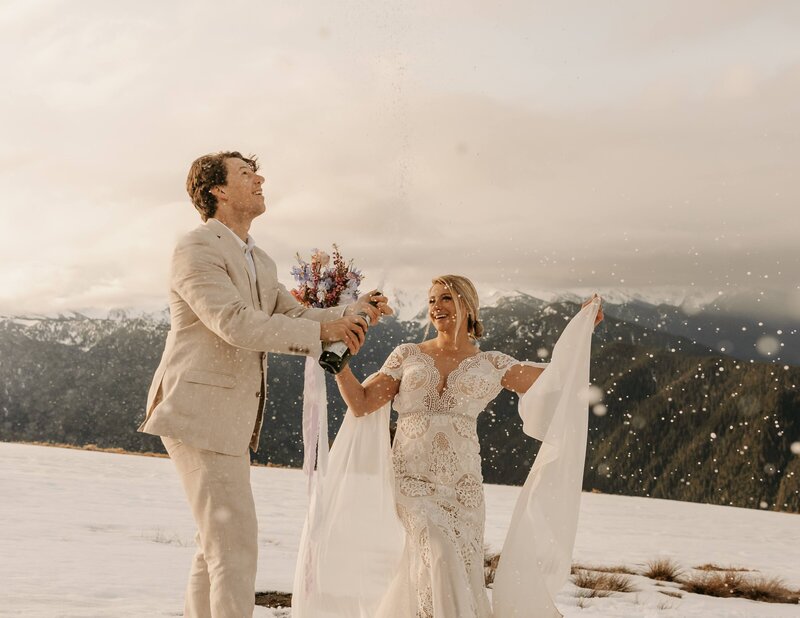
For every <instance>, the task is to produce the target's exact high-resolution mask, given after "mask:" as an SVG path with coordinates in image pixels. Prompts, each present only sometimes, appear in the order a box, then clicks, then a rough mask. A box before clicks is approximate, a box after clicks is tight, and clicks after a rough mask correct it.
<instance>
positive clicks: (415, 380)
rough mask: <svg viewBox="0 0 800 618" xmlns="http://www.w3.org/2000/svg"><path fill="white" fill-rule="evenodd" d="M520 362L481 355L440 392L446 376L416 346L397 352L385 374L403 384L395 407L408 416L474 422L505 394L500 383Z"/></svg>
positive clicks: (458, 370) (408, 345)
mask: <svg viewBox="0 0 800 618" xmlns="http://www.w3.org/2000/svg"><path fill="white" fill-rule="evenodd" d="M518 362H519V361H517V360H516V359H514V358H512V357H511V356H508V355H507V354H503V353H502V352H494V351H492V352H478V353H477V354H476V355H474V356H470V357H467V358H465V359H464V360H463V361H461V363H460V364H459V365H458V367H456V369H454V370H453V371H452V372H451V373H450V375H448V376H447V380H446V381H445V384H444V389H443V390H442V392H441V393H440V392H439V390H438V389H439V385H440V384H441V381H442V376H441V375H440V374H439V369H438V368H437V367H436V363H435V362H434V360H433V358H432V357H431V356H430V355H429V354H426V353H425V352H423V351H422V349H421V348H420V347H419V345H417V344H415V343H404V344H402V345H399V346H398V347H396V348H395V349H394V351H393V352H392V353H391V354H390V355H389V358H387V359H386V362H385V363H384V364H383V367H382V368H381V370H380V371H381V373H385V374H386V375H388V376H390V377H392V378H394V379H395V380H400V381H401V382H400V391H399V392H398V394H397V396H396V397H395V399H394V402H393V404H392V407H393V408H394V409H395V410H396V411H397V413H398V414H399V415H400V416H401V417H402V416H404V415H407V414H415V413H424V414H461V415H463V416H467V417H471V418H472V419H473V420H474V419H476V418H477V417H478V415H479V414H480V413H481V412H482V411H483V410H484V408H486V406H487V404H488V403H489V402H490V401H491V400H492V399H494V398H495V397H497V394H498V393H499V392H500V391H501V390H502V388H503V387H502V385H501V383H500V381H501V380H502V378H503V375H504V374H505V372H506V371H507V370H508V368H509V367H511V366H512V365H516V364H517V363H518Z"/></svg>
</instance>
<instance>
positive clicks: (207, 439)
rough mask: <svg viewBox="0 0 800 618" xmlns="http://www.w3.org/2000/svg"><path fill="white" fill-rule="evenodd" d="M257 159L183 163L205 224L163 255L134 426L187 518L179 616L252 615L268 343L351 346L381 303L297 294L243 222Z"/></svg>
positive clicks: (286, 349)
mask: <svg viewBox="0 0 800 618" xmlns="http://www.w3.org/2000/svg"><path fill="white" fill-rule="evenodd" d="M257 169H258V165H257V163H256V161H255V158H246V157H243V156H242V155H241V154H239V153H238V152H222V153H217V154H213V155H206V156H203V157H200V158H199V159H197V160H196V161H195V162H194V163H192V166H191V169H190V171H189V176H188V178H187V182H186V188H187V191H188V193H189V195H190V197H191V199H192V202H193V203H194V205H195V207H196V208H197V210H198V211H199V212H200V215H201V218H202V219H203V221H204V224H203V225H201V226H199V227H198V228H196V229H195V230H193V231H191V232H189V233H188V234H186V235H185V236H184V237H183V238H181V239H180V240H179V241H178V244H177V246H176V248H175V252H174V254H173V258H172V272H171V282H170V298H169V307H170V320H171V325H170V331H169V334H168V335H167V341H166V344H165V347H164V354H163V356H162V358H161V363H160V364H159V366H158V369H157V370H156V373H155V376H154V378H153V383H152V385H151V386H150V392H149V394H148V398H147V417H146V419H145V421H144V423H142V425H141V427H139V430H140V431H143V432H145V433H150V434H155V435H158V436H161V437H162V440H163V442H164V446H165V447H166V449H167V452H168V453H169V455H170V458H171V459H172V460H173V462H174V464H175V466H176V468H177V470H178V473H179V474H180V477H181V482H182V484H183V487H184V490H185V492H186V495H187V498H188V500H189V505H190V507H191V510H192V515H193V516H194V519H195V521H196V523H197V527H198V533H197V546H198V549H197V553H196V554H195V557H194V561H193V564H192V569H191V573H190V576H189V584H188V587H187V590H186V605H185V613H184V615H185V616H186V617H187V618H244V617H247V618H250V617H251V616H252V614H253V608H254V596H255V595H254V590H255V575H256V562H257V557H258V550H257V534H258V530H257V523H256V512H255V505H254V502H253V494H252V491H251V488H250V454H249V450H248V449H249V448H250V449H253V450H254V451H255V450H256V448H257V447H258V438H259V434H260V432H261V423H262V420H263V411H264V404H265V400H266V377H267V363H266V355H267V352H277V353H283V354H299V355H312V356H319V353H320V350H321V343H322V342H328V341H345V342H346V343H347V345H348V346H349V348H350V349H351V351H353V352H354V353H355V352H357V351H358V349H359V348H360V346H361V344H362V343H363V341H364V326H365V324H364V320H363V319H362V318H360V317H357V316H356V315H355V314H356V313H357V312H362V311H363V312H364V313H366V314H367V315H368V316H369V318H370V320H371V321H372V322H375V321H377V320H378V318H379V317H380V315H381V314H385V315H388V314H390V313H391V309H390V308H389V307H388V306H387V304H386V298H385V297H383V296H372V297H370V296H366V297H362V298H361V299H359V300H358V301H357V302H356V303H355V304H353V305H349V306H347V307H334V308H332V309H313V308H306V307H303V306H301V305H299V304H298V303H297V301H296V300H295V299H294V297H293V296H292V295H291V294H290V293H289V292H288V291H287V290H286V288H285V287H284V286H283V285H281V284H280V283H279V282H278V277H277V270H276V267H275V262H273V261H272V259H271V258H270V257H269V256H268V255H267V254H266V253H264V251H262V250H261V249H259V248H258V247H256V246H255V244H254V242H253V239H252V237H251V236H250V235H249V233H248V232H249V229H250V224H251V223H252V221H253V219H255V218H256V217H257V216H259V215H260V214H262V213H263V212H264V211H265V210H266V207H265V202H264V195H263V192H262V184H263V182H264V178H263V177H262V176H260V175H259V174H257ZM370 300H372V301H377V304H378V306H377V308H376V307H374V306H372V305H370V304H369V301H370Z"/></svg>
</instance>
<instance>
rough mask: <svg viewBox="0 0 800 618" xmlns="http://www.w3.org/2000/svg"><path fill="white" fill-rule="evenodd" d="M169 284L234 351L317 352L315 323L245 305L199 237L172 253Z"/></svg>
mask: <svg viewBox="0 0 800 618" xmlns="http://www.w3.org/2000/svg"><path fill="white" fill-rule="evenodd" d="M172 285H173V287H174V289H175V291H176V292H177V293H178V294H179V295H180V296H181V298H183V299H184V300H185V301H186V303H187V304H188V305H189V307H190V308H191V309H192V311H193V312H194V313H195V314H196V315H197V317H198V318H199V319H200V321H201V322H202V323H203V324H204V325H205V326H206V327H207V328H208V329H209V330H211V331H212V332H214V333H215V334H216V335H218V336H219V337H220V338H222V339H223V340H225V341H226V342H228V343H229V344H231V345H233V346H236V347H238V348H244V349H247V350H255V351H259V352H279V353H283V354H304V352H302V351H301V350H303V349H305V350H308V352H307V353H308V354H311V355H319V353H320V350H321V344H320V325H319V323H318V322H317V321H314V320H312V319H304V318H303V317H299V316H292V315H285V314H283V313H279V312H276V313H275V314H273V315H269V314H267V313H265V312H263V311H260V310H257V309H254V308H253V307H251V306H249V305H248V304H247V303H246V302H245V301H244V299H243V298H242V297H241V294H240V293H239V290H238V289H237V288H236V286H235V285H234V284H233V281H231V278H230V276H229V275H228V272H227V269H226V266H225V261H224V260H223V258H222V256H221V255H220V254H219V252H218V251H217V250H215V248H214V247H212V246H210V245H209V244H208V243H207V242H205V241H204V239H203V238H202V237H198V236H195V235H190V236H189V237H187V238H184V239H183V240H181V242H180V243H179V244H178V246H177V247H176V248H175V253H174V255H173V258H172ZM284 289H285V288H284ZM286 294H288V292H286ZM290 296H291V295H290ZM322 311H325V310H322ZM342 311H343V309H342ZM301 315H302V312H301ZM335 317H336V316H335V315H331V318H330V319H335Z"/></svg>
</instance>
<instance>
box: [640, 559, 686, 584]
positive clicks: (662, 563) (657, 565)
mask: <svg viewBox="0 0 800 618" xmlns="http://www.w3.org/2000/svg"><path fill="white" fill-rule="evenodd" d="M681 573H683V569H681V568H680V567H679V566H678V565H677V564H676V563H675V561H674V560H671V559H670V558H659V559H658V560H651V561H650V562H648V563H647V568H645V570H644V573H642V575H644V576H645V577H649V578H650V579H655V580H658V581H662V582H674V581H677V579H678V577H679V576H680V574H681Z"/></svg>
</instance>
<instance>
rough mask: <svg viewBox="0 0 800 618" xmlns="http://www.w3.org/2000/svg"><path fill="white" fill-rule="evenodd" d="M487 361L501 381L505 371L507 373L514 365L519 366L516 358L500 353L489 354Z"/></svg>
mask: <svg viewBox="0 0 800 618" xmlns="http://www.w3.org/2000/svg"><path fill="white" fill-rule="evenodd" d="M489 361H490V362H491V363H492V365H493V366H494V368H495V369H496V370H497V376H498V378H499V379H501V380H502V379H503V376H504V375H505V374H506V371H508V370H509V369H510V368H511V367H513V366H514V365H519V361H518V360H517V359H516V358H514V357H513V356H509V355H508V354H503V353H502V352H491V353H490V354H489Z"/></svg>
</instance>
